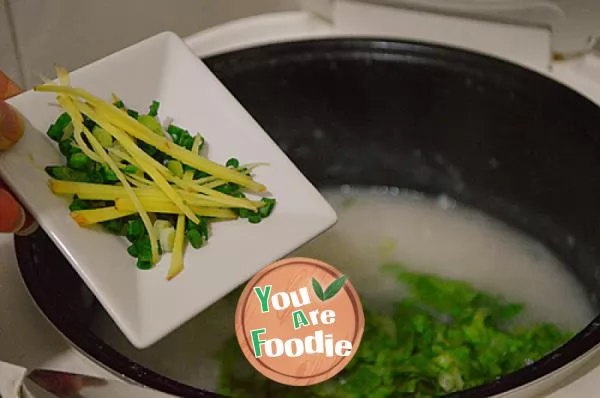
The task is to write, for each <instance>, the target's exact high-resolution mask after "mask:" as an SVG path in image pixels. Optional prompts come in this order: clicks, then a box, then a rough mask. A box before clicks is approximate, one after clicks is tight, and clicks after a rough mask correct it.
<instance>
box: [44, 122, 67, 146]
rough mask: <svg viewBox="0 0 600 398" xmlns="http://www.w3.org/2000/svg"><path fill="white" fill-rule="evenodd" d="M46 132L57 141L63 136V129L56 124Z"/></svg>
mask: <svg viewBox="0 0 600 398" xmlns="http://www.w3.org/2000/svg"><path fill="white" fill-rule="evenodd" d="M46 134H48V137H50V138H52V139H53V140H54V141H56V142H59V141H60V140H62V138H63V131H62V129H61V128H59V127H58V126H57V125H56V124H52V125H50V127H49V128H48V132H47V133H46Z"/></svg>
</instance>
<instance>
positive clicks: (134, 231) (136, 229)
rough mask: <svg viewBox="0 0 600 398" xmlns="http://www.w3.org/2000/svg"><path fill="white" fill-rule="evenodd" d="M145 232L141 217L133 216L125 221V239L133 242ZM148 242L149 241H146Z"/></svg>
mask: <svg viewBox="0 0 600 398" xmlns="http://www.w3.org/2000/svg"><path fill="white" fill-rule="evenodd" d="M145 233H146V229H145V227H144V222H143V221H142V219H141V218H139V217H138V218H135V219H133V220H129V221H128V222H127V239H129V241H130V242H135V241H137V240H138V239H140V238H141V237H142V236H143V235H144V234H145ZM148 243H150V242H148Z"/></svg>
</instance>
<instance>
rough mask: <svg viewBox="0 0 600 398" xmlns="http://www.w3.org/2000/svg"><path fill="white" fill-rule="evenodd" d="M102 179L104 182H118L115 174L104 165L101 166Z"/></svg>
mask: <svg viewBox="0 0 600 398" xmlns="http://www.w3.org/2000/svg"><path fill="white" fill-rule="evenodd" d="M101 173H102V178H103V179H104V181H106V182H117V181H119V178H118V177H117V175H116V174H115V172H114V171H112V170H111V168H110V167H109V166H107V165H105V164H103V165H102V171H101Z"/></svg>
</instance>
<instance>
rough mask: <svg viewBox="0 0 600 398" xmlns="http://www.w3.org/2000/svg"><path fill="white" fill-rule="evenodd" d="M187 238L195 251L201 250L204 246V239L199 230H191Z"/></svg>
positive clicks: (187, 233) (186, 234)
mask: <svg viewBox="0 0 600 398" xmlns="http://www.w3.org/2000/svg"><path fill="white" fill-rule="evenodd" d="M185 236H186V238H187V240H188V241H189V242H190V244H191V245H192V247H193V248H194V249H199V248H201V247H202V245H203V244H204V238H203V237H202V234H201V233H200V232H199V231H198V230H197V229H190V230H189V231H187V232H186V233H185Z"/></svg>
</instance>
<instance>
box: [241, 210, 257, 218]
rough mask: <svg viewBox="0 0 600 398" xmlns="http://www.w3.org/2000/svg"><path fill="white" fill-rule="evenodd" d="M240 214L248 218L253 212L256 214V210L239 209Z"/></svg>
mask: <svg viewBox="0 0 600 398" xmlns="http://www.w3.org/2000/svg"><path fill="white" fill-rule="evenodd" d="M238 214H239V215H240V218H248V217H250V216H251V215H252V214H254V212H253V211H252V210H248V209H239V210H238Z"/></svg>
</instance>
